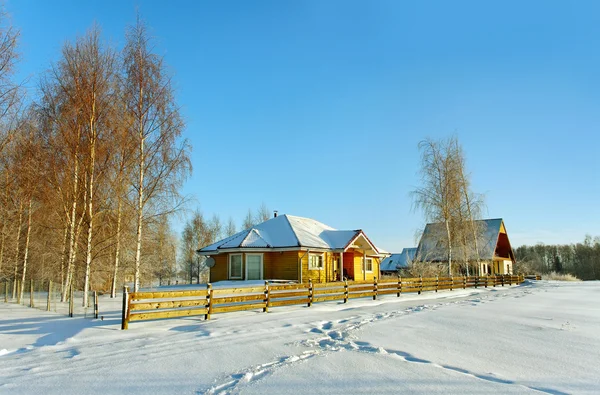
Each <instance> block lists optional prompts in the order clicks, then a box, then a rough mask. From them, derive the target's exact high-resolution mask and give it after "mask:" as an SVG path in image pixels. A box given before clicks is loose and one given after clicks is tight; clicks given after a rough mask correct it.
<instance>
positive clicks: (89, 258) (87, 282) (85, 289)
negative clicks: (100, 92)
mask: <svg viewBox="0 0 600 395" xmlns="http://www.w3.org/2000/svg"><path fill="white" fill-rule="evenodd" d="M92 107H93V108H94V109H95V103H93V104H92ZM94 127H95V125H94V117H93V116H92V119H91V120H90V132H91V134H92V137H91V141H90V181H89V184H88V185H89V195H88V207H87V208H88V210H87V211H88V221H89V222H88V235H87V254H86V258H85V280H84V284H83V307H85V306H87V303H88V291H89V288H90V267H91V265H92V232H93V229H94V211H93V203H94V199H93V197H94V170H95V169H94V167H95V165H96V131H95V129H94Z"/></svg>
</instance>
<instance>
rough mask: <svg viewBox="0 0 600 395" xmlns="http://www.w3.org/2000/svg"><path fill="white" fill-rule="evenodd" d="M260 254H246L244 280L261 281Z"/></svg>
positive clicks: (261, 262) (261, 261)
mask: <svg viewBox="0 0 600 395" xmlns="http://www.w3.org/2000/svg"><path fill="white" fill-rule="evenodd" d="M262 278H263V260H262V254H246V280H262Z"/></svg>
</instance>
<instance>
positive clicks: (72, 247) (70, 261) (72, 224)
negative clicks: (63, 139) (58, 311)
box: [61, 133, 80, 302]
mask: <svg viewBox="0 0 600 395" xmlns="http://www.w3.org/2000/svg"><path fill="white" fill-rule="evenodd" d="M79 137H80V133H77V139H79ZM78 149H79V144H77V147H76V148H75V150H76V151H77V150H78ZM73 157H74V160H75V169H74V171H73V204H72V205H71V218H70V224H69V225H70V229H69V259H68V261H67V276H66V278H65V282H64V284H63V285H62V296H61V301H62V302H64V301H66V300H67V293H68V292H69V288H70V285H71V277H72V273H73V264H74V262H75V254H76V253H77V251H76V248H75V247H76V246H75V241H76V240H75V222H76V216H77V193H78V192H79V160H78V159H77V154H75V155H73Z"/></svg>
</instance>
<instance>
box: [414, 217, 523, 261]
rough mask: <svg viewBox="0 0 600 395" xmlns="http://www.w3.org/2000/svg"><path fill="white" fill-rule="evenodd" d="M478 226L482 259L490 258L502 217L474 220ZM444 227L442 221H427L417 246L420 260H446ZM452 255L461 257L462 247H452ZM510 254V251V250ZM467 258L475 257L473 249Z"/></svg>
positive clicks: (492, 255) (478, 245)
mask: <svg viewBox="0 0 600 395" xmlns="http://www.w3.org/2000/svg"><path fill="white" fill-rule="evenodd" d="M474 222H475V225H476V226H478V227H480V229H481V232H480V237H479V239H478V243H477V247H478V249H479V256H480V258H481V259H482V260H492V259H493V258H494V253H495V251H496V245H497V244H498V237H499V235H500V231H501V230H503V231H505V230H504V229H505V228H504V222H503V220H502V218H494V219H481V220H476V221H474ZM446 240H447V236H446V227H445V224H444V223H443V222H438V223H429V224H427V225H426V226H425V230H423V235H422V236H421V240H420V241H419V246H418V247H417V257H418V258H419V260H422V261H447V260H448V252H447V248H446ZM452 250H453V256H461V257H462V254H463V252H462V249H461V248H457V247H453V249H452ZM511 254H512V251H511ZM468 255H469V259H476V257H477V254H476V252H475V251H469V253H468Z"/></svg>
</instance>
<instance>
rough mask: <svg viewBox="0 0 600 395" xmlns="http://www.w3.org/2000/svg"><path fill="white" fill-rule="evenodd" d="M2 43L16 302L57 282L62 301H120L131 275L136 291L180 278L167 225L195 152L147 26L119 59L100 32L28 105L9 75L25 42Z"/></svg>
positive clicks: (6, 225) (7, 234)
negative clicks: (102, 295)
mask: <svg viewBox="0 0 600 395" xmlns="http://www.w3.org/2000/svg"><path fill="white" fill-rule="evenodd" d="M3 26H6V20H4V24H3ZM0 35H1V36H0V42H1V43H2V44H3V45H6V46H7V48H8V49H7V50H4V49H2V48H0V61H3V60H4V61H5V65H7V66H8V67H6V68H5V67H2V64H0V89H1V90H2V91H1V92H0V106H4V107H2V108H0V116H1V119H0V124H1V129H2V131H1V140H0V150H1V152H0V153H1V155H0V158H1V159H0V183H1V185H2V188H1V189H0V190H2V191H3V193H2V195H3V196H2V201H3V204H2V209H1V210H0V223H1V232H2V233H1V234H0V275H1V276H2V277H4V278H10V279H12V280H13V294H14V293H15V292H20V293H22V292H23V287H24V284H25V280H26V278H36V279H39V280H52V281H54V282H60V283H61V286H62V292H63V298H65V297H66V295H67V292H68V289H69V288H70V286H71V285H72V284H74V285H75V286H76V287H78V288H80V289H83V290H84V291H88V290H89V289H90V288H92V287H93V288H94V289H100V290H108V289H110V291H111V293H112V294H113V295H114V294H115V292H116V288H117V285H118V284H120V283H121V281H122V280H123V279H124V274H127V275H131V276H132V277H133V282H134V290H137V289H138V288H139V286H140V282H141V281H142V279H144V280H145V281H150V280H152V279H153V278H155V277H159V278H162V277H164V276H168V275H170V273H173V272H175V271H176V267H175V254H176V240H175V238H174V237H173V236H172V232H171V230H170V229H169V216H170V215H171V214H172V213H174V212H175V211H176V210H177V209H178V208H179V207H180V206H181V204H182V202H183V199H182V197H181V196H180V194H179V192H178V191H179V189H180V187H181V185H182V182H183V181H184V180H185V178H186V177H187V176H188V175H189V173H190V171H191V164H190V160H189V152H190V147H189V145H188V143H187V141H186V140H185V139H183V138H182V137H181V134H182V131H183V129H184V122H183V120H182V118H181V116H180V113H179V109H178V106H177V104H176V101H175V98H174V93H173V87H172V84H171V79H170V76H169V74H168V72H167V69H166V66H165V64H164V60H163V58H162V57H160V56H158V55H157V54H156V53H154V52H153V46H152V42H151V41H150V39H149V35H148V33H147V30H146V26H145V24H144V23H143V22H142V21H141V20H139V18H138V20H137V22H136V24H135V25H133V26H131V27H129V28H128V29H127V33H126V40H125V41H126V44H125V46H124V47H123V48H122V49H121V50H120V51H119V50H117V49H116V48H114V47H111V46H110V45H107V44H106V42H105V41H104V40H103V38H102V35H101V30H100V28H99V27H98V26H93V27H92V28H91V29H90V30H89V31H88V32H87V33H86V34H85V35H83V36H81V37H78V38H77V39H76V40H75V41H74V42H67V43H65V44H64V46H63V48H62V51H61V56H60V58H59V60H58V61H56V62H55V63H53V64H51V65H50V67H49V71H48V72H46V73H45V74H44V75H42V76H40V77H39V79H38V81H39V83H38V86H39V95H38V96H37V97H36V98H35V99H29V101H28V104H27V105H25V104H24V102H25V101H24V100H22V99H23V95H20V94H19V92H20V90H19V87H18V86H16V85H12V84H11V83H10V79H9V78H8V77H9V76H10V74H7V75H3V74H1V72H3V71H7V70H8V71H11V70H12V68H13V67H14V64H15V61H16V59H17V56H16V44H17V40H16V39H17V37H18V33H17V32H15V31H14V30H13V28H11V27H9V28H4V29H3V30H1V31H0ZM11 54H12V55H11ZM3 58H7V59H3ZM17 99H20V100H17ZM124 266H125V272H124V271H123V267H124ZM17 280H21V289H19V290H17V289H16V284H17ZM86 298H87V292H84V301H83V303H84V304H86V303H87V300H86Z"/></svg>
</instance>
